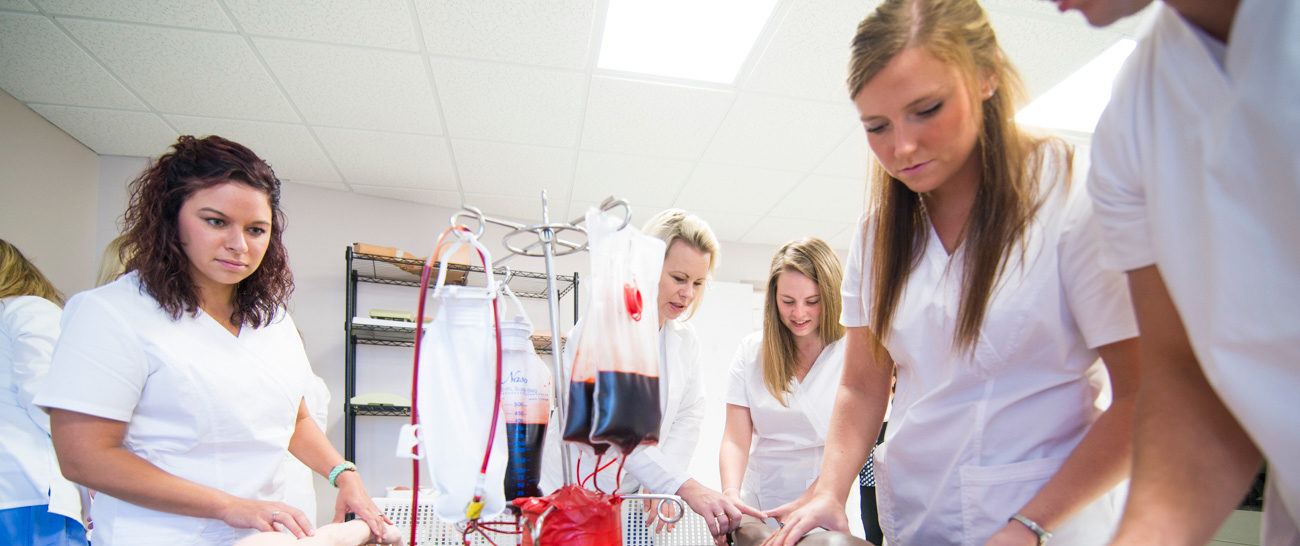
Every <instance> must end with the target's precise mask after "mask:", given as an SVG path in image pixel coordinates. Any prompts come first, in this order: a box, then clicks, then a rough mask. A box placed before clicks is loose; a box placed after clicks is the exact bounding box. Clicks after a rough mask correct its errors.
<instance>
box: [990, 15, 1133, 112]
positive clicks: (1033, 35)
mask: <svg viewBox="0 0 1300 546" xmlns="http://www.w3.org/2000/svg"><path fill="white" fill-rule="evenodd" d="M988 15H989V22H990V23H992V24H993V31H994V32H995V33H997V36H998V43H999V44H1000V45H1001V46H1002V50H1003V51H1006V53H1007V57H1008V58H1009V59H1010V60H1011V62H1012V64H1014V65H1015V67H1016V69H1017V70H1018V71H1019V72H1020V75H1021V76H1022V77H1023V78H1024V80H1025V91H1026V92H1027V93H1028V98H1030V99H1031V100H1032V98H1033V97H1037V96H1038V95H1040V94H1042V93H1043V92H1046V91H1047V90H1048V89H1051V88H1052V86H1053V85H1056V84H1057V83H1060V81H1061V80H1064V79H1065V77H1066V76H1069V75H1070V74H1071V73H1073V72H1074V71H1075V70H1078V69H1080V68H1082V67H1083V65H1085V64H1087V63H1088V61H1090V60H1092V58H1093V57H1096V56H1097V55H1100V54H1101V52H1102V51H1105V50H1106V48H1108V47H1110V46H1111V45H1112V44H1114V43H1115V42H1116V41H1118V40H1119V39H1120V37H1121V35H1120V34H1119V33H1116V32H1112V31H1103V30H1097V29H1094V28H1091V27H1088V26H1087V25H1082V24H1080V23H1079V22H1078V21H1071V20H1070V19H1067V18H1065V17H1059V18H1057V19H1056V20H1050V19H1047V20H1045V19H1042V18H1040V17H1035V16H1030V15H1021V14H1018V13H1011V12H1006V11H990V12H989V14H988Z"/></svg>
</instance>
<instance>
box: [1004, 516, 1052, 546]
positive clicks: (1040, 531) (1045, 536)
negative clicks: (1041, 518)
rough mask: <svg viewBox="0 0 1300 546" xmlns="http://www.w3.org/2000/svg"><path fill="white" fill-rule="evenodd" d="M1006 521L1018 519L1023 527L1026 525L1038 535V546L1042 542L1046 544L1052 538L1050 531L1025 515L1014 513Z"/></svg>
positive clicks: (1040, 545)
mask: <svg viewBox="0 0 1300 546" xmlns="http://www.w3.org/2000/svg"><path fill="white" fill-rule="evenodd" d="M1007 521H1008V522H1012V521H1018V522H1020V523H1021V525H1024V526H1025V527H1028V528H1029V530H1030V531H1033V532H1034V534H1035V535H1038V546H1043V545H1044V544H1047V541H1049V540H1051V539H1052V533H1049V532H1047V529H1044V528H1042V527H1041V526H1039V525H1038V523H1036V522H1035V521H1034V520H1032V519H1029V518H1027V517H1025V516H1022V515H1020V514H1016V515H1014V516H1011V518H1010V519H1008V520H1007Z"/></svg>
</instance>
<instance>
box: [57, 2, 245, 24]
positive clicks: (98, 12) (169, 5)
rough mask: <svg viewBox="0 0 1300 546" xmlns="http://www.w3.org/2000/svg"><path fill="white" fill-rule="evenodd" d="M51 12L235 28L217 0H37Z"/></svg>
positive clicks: (109, 18)
mask: <svg viewBox="0 0 1300 546" xmlns="http://www.w3.org/2000/svg"><path fill="white" fill-rule="evenodd" d="M36 3H37V5H39V6H40V7H41V9H44V10H45V12H46V13H49V14H51V15H74V16H78V17H93V18H96V19H107V20H109V21H125V22H129V23H149V24H154V25H164V26H172V27H184V28H199V29H207V30H231V31H233V30H235V27H234V26H233V25H231V24H230V19H229V18H227V17H226V12H225V11H223V10H222V9H221V6H220V5H219V4H218V3H217V2H216V1H215V0H193V1H188V2H176V1H175V0H131V1H130V2H86V1H85V0H36Z"/></svg>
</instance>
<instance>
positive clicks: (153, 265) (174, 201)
mask: <svg viewBox="0 0 1300 546" xmlns="http://www.w3.org/2000/svg"><path fill="white" fill-rule="evenodd" d="M228 182H237V183H240V184H244V185H247V186H249V187H251V188H253V189H256V190H258V191H261V192H262V193H264V194H266V200H267V202H268V203H269V204H270V206H271V232H270V242H269V244H268V245H267V248H266V255H265V256H264V257H263V258H262V263H261V265H259V266H258V268H257V269H256V270H255V271H253V274H252V275H249V276H248V278H246V279H244V280H243V281H241V282H240V283H239V286H237V287H236V288H235V302H234V303H235V311H234V313H233V314H232V315H231V316H230V320H231V321H232V322H234V323H235V324H244V323H248V324H251V325H252V326H253V327H255V328H256V327H259V326H262V325H264V324H267V323H269V322H270V321H271V319H272V317H274V316H275V313H276V311H277V310H279V309H280V308H281V307H283V306H284V305H285V302H286V301H288V299H289V294H291V293H292V292H293V275H292V274H291V273H290V272H289V255H288V253H287V252H286V251H285V248H284V243H283V242H282V241H281V234H282V233H284V225H285V219H284V211H283V210H281V209H280V180H279V179H278V178H276V177H275V172H274V171H272V170H271V166H270V165H267V164H266V162H265V161H263V160H262V158H260V157H258V156H257V154H255V153H253V151H252V150H249V149H248V148H246V147H244V146H243V145H241V144H239V143H237V142H232V141H230V140H226V139H224V138H221V137H219V136H215V135H213V136H209V137H207V138H202V139H197V138H194V137H193V136H190V135H184V136H182V137H180V139H178V140H177V141H176V143H175V144H173V145H172V150H171V151H169V152H167V153H165V154H163V155H162V157H159V158H158V160H157V161H155V162H154V163H153V164H152V165H150V166H149V168H148V169H145V171H144V172H143V173H140V176H139V177H137V178H136V179H135V180H133V181H132V182H131V185H130V192H131V201H130V204H129V205H128V206H127V209H126V213H125V214H124V215H123V220H124V222H125V224H126V227H125V233H124V234H123V237H124V240H123V242H122V248H121V250H120V255H121V256H122V257H123V259H124V262H125V264H126V271H135V272H136V274H137V275H138V276H139V278H140V284H141V286H142V288H143V289H144V290H145V291H146V292H148V293H149V295H150V296H153V298H154V299H155V300H157V301H158V306H159V307H161V308H162V309H163V310H164V311H166V312H167V313H168V314H170V315H171V316H172V318H173V319H179V318H180V317H181V314H182V313H190V314H191V315H197V314H198V312H199V291H198V288H197V287H196V285H195V283H194V279H193V278H192V277H191V276H190V262H189V258H188V257H187V255H186V254H185V250H184V249H183V248H182V247H181V239H180V229H179V227H178V221H179V215H180V210H181V205H182V204H184V203H185V201H186V200H188V199H189V198H190V196H191V195H193V194H194V192H197V191H199V190H203V189H206V188H210V187H213V186H216V185H218V184H224V183H228Z"/></svg>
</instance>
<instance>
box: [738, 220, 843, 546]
mask: <svg viewBox="0 0 1300 546" xmlns="http://www.w3.org/2000/svg"><path fill="white" fill-rule="evenodd" d="M842 275H843V271H842V269H841V267H840V260H839V258H837V257H836V256H835V252H834V251H832V250H831V248H830V246H828V245H827V244H826V242H825V241H822V240H821V239H797V240H794V241H791V242H788V243H786V244H785V245H783V246H782V247H781V248H780V250H777V252H776V255H775V256H774V257H773V258H772V264H771V267H770V268H769V272H768V278H767V297H766V298H765V299H766V303H765V304H764V306H763V330H762V331H761V332H755V333H753V334H751V335H749V336H748V337H746V338H745V339H744V340H743V341H741V342H740V347H738V348H737V349H736V356H735V358H734V359H733V361H732V364H731V370H730V372H729V378H728V380H727V395H726V402H727V416H726V426H725V428H724V429H723V433H722V447H721V449H720V450H719V455H718V469H719V473H720V476H721V478H722V488H723V489H722V491H723V493H725V494H726V495H727V496H728V497H730V498H732V499H735V500H736V501H737V502H745V503H748V504H750V505H752V506H755V507H757V508H758V509H759V510H771V509H773V508H776V507H778V506H781V505H783V504H786V503H788V502H791V501H793V500H795V499H797V498H798V497H799V495H801V494H803V492H804V491H805V490H807V489H808V487H809V486H811V485H812V484H813V482H814V481H815V480H816V479H817V474H818V473H819V472H821V462H822V452H823V450H824V448H825V445H826V432H827V427H828V426H829V425H830V421H831V410H832V408H833V407H834V403H835V392H836V390H838V388H839V385H840V375H841V374H842V373H843V371H844V340H843V338H844V326H842V325H840V323H839V317H840V297H839V290H840V283H841V279H842ZM847 506H848V508H850V509H849V510H848V511H847V516H848V519H849V528H850V532H851V533H852V534H854V535H856V536H858V537H861V536H862V535H863V529H862V517H861V511H860V510H859V509H858V508H859V507H858V502H857V499H856V498H851V499H850V500H849V502H848V505H847ZM750 521H753V520H750ZM754 523H758V522H756V521H754ZM760 525H761V523H760Z"/></svg>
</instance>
